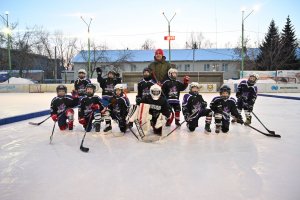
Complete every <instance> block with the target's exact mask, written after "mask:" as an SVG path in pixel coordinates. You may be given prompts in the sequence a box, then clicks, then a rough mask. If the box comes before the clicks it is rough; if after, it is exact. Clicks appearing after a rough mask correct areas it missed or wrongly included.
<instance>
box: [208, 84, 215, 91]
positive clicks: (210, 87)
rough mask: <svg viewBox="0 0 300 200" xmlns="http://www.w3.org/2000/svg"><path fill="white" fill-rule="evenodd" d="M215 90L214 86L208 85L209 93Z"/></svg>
mask: <svg viewBox="0 0 300 200" xmlns="http://www.w3.org/2000/svg"><path fill="white" fill-rule="evenodd" d="M213 89H214V85H213V84H207V90H208V91H210V92H211V91H213Z"/></svg>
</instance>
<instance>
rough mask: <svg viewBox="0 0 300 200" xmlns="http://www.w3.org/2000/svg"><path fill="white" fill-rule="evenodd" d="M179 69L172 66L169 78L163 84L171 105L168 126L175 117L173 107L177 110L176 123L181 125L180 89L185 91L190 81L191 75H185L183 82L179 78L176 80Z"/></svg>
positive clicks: (164, 92)
mask: <svg viewBox="0 0 300 200" xmlns="http://www.w3.org/2000/svg"><path fill="white" fill-rule="evenodd" d="M177 74H178V71H177V69H174V68H171V69H169V71H168V77H169V78H168V79H167V80H166V81H164V83H163V85H162V91H163V94H164V95H165V96H166V98H167V101H168V103H169V105H170V109H171V118H170V119H169V120H168V121H167V123H166V126H170V125H171V124H172V121H173V119H174V113H173V111H172V109H173V110H174V112H175V124H176V125H177V126H180V122H179V121H180V111H181V107H180V101H179V96H180V91H184V90H185V89H186V88H187V86H188V83H189V80H190V77H188V76H185V77H184V78H183V83H182V82H181V81H179V80H176V78H177Z"/></svg>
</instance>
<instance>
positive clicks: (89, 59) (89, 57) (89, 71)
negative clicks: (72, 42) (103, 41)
mask: <svg viewBox="0 0 300 200" xmlns="http://www.w3.org/2000/svg"><path fill="white" fill-rule="evenodd" d="M80 18H81V19H82V21H83V22H84V23H85V24H86V25H87V27H88V78H92V77H90V75H91V44H90V26H91V23H92V20H93V19H92V18H90V22H89V23H87V22H86V21H85V20H84V19H83V17H82V16H80Z"/></svg>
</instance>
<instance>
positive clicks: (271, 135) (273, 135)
mask: <svg viewBox="0 0 300 200" xmlns="http://www.w3.org/2000/svg"><path fill="white" fill-rule="evenodd" d="M245 126H249V127H250V128H252V129H253V130H256V131H257V132H259V133H261V134H263V135H265V136H268V137H278V138H281V135H278V134H268V133H264V132H262V131H260V130H258V129H256V128H254V127H253V126H251V125H246V124H245Z"/></svg>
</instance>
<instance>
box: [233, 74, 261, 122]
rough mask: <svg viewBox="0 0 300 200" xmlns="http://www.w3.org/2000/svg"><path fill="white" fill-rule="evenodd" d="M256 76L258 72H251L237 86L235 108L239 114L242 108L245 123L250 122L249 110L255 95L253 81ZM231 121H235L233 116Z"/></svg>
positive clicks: (255, 88) (254, 81) (251, 107)
mask: <svg viewBox="0 0 300 200" xmlns="http://www.w3.org/2000/svg"><path fill="white" fill-rule="evenodd" d="M258 78H259V76H258V74H255V73H253V74H251V75H250V76H249V78H248V81H246V80H243V81H241V82H240V84H239V86H238V88H237V92H236V97H237V109H238V112H239V113H240V114H241V113H242V110H243V109H244V112H245V116H246V121H245V124H246V125H249V124H251V118H252V116H251V112H252V111H253V106H254V103H255V100H256V97H257V87H256V86H255V83H256V81H257V80H258ZM231 122H236V118H234V117H233V119H232V121H231Z"/></svg>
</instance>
